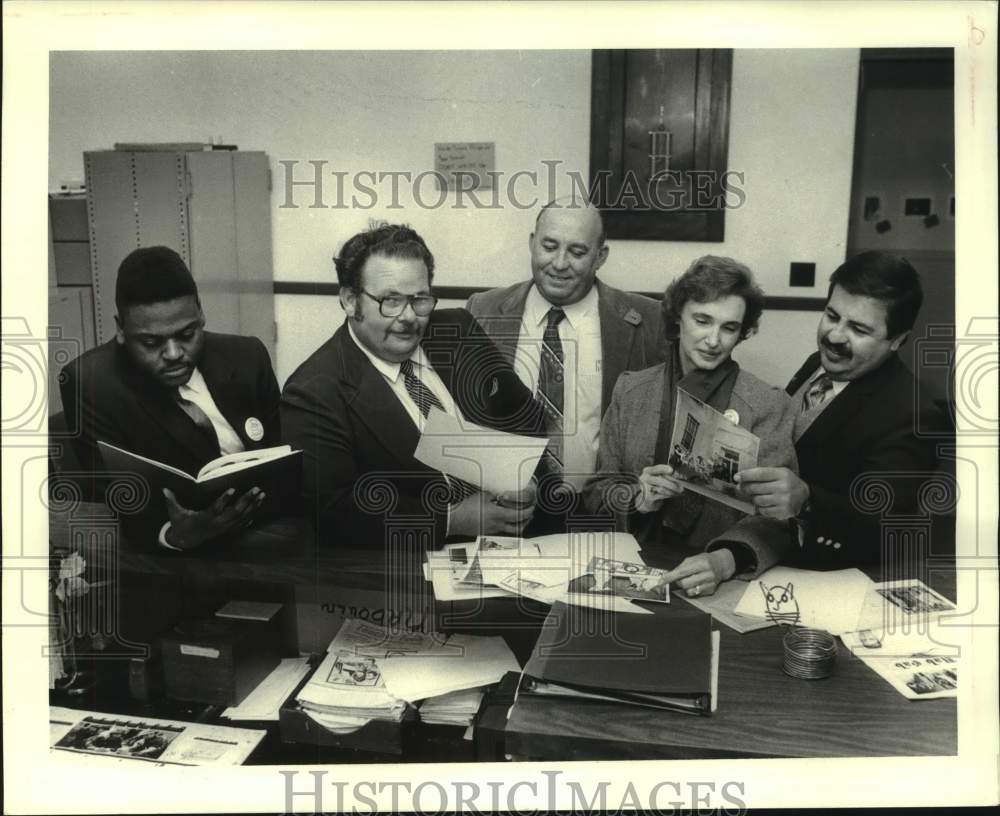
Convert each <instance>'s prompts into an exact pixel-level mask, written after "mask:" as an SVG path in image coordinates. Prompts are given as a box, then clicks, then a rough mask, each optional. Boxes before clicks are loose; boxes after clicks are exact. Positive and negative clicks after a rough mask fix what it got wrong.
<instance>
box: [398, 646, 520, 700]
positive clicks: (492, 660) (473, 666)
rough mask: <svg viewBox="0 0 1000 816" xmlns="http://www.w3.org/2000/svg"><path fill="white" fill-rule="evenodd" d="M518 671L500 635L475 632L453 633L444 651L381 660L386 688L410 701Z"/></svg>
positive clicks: (489, 680)
mask: <svg viewBox="0 0 1000 816" xmlns="http://www.w3.org/2000/svg"><path fill="white" fill-rule="evenodd" d="M520 670H521V667H520V666H519V665H518V662H517V660H516V659H515V657H514V655H513V653H512V652H511V650H510V648H509V647H508V646H507V644H506V642H504V639H503V638H501V637H478V636H475V635H452V636H451V637H449V638H448V641H447V644H446V649H445V650H437V651H434V652H425V653H422V654H412V655H397V656H391V657H387V658H385V660H383V661H382V676H383V678H384V679H385V684H386V688H387V689H388V690H389V692H390V693H391V694H393V695H395V696H396V697H399V698H400V699H403V700H406V701H407V702H410V703H412V702H416V701H417V700H424V699H426V698H428V697H437V696H440V695H442V694H450V693H451V692H455V691H463V690H465V689H470V688H477V687H479V686H488V685H490V684H492V683H499V682H500V680H501V679H503V676H504V675H505V674H506V673H507V672H509V671H514V672H519V671H520Z"/></svg>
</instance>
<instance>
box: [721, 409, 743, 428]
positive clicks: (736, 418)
mask: <svg viewBox="0 0 1000 816" xmlns="http://www.w3.org/2000/svg"><path fill="white" fill-rule="evenodd" d="M722 415H723V416H724V417H725V418H726V419H728V420H729V421H730V422H732V423H733V425H739V424H740V415H739V412H738V411H737V410H736V409H735V408H727V409H726V410H725V411H724V412H723V414H722Z"/></svg>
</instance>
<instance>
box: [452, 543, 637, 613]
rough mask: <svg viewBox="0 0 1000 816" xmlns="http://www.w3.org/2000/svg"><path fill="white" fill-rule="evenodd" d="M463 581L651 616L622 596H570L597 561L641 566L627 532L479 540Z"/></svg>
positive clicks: (540, 598)
mask: <svg viewBox="0 0 1000 816" xmlns="http://www.w3.org/2000/svg"><path fill="white" fill-rule="evenodd" d="M475 547H476V553H475V555H474V561H473V563H472V564H471V567H470V569H469V570H468V571H467V574H466V577H465V580H474V581H479V582H481V583H483V584H487V585H493V586H498V587H501V588H502V589H506V590H508V591H510V592H512V593H514V594H515V595H523V596H524V597H526V598H531V599H533V600H536V601H540V602H542V603H547V604H553V603H555V602H556V601H563V602H565V603H570V604H575V605H577V606H589V607H593V608H596V609H604V610H608V611H613V612H631V613H637V614H652V612H651V611H650V610H648V609H643V608H642V607H640V606H637V605H635V604H633V603H631V602H630V601H628V600H626V599H625V598H624V597H617V596H615V595H605V594H595V595H591V594H587V593H582V592H570V591H569V590H570V586H571V584H573V582H574V581H577V580H578V579H581V578H582V577H583V576H586V575H587V574H588V573H589V571H590V568H591V566H592V565H593V564H594V563H595V562H602V563H617V564H624V563H631V564H635V565H638V566H639V567H640V568H641V565H642V559H641V558H640V556H639V545H638V542H637V541H636V540H635V538H634V537H633V536H631V535H629V534H628V533H609V532H586V533H562V534H556V535H549V536H539V537H538V538H529V539H519V538H504V537H500V536H480V537H479V538H478V539H477V540H476V545H475Z"/></svg>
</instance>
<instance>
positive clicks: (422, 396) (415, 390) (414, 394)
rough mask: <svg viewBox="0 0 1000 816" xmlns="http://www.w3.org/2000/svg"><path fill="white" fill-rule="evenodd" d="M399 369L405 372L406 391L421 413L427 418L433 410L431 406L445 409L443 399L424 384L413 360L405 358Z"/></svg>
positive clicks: (440, 409) (441, 409)
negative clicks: (414, 366) (414, 367)
mask: <svg viewBox="0 0 1000 816" xmlns="http://www.w3.org/2000/svg"><path fill="white" fill-rule="evenodd" d="M399 370H400V371H402V372H403V382H404V383H405V385H406V393H408V394H409V395H410V399H412V400H413V401H414V402H415V403H416V404H417V408H419V409H420V413H422V414H423V415H424V418H425V419H426V418H427V415H428V414H429V413H430V412H431V408H437V409H438V410H439V411H443V410H444V406H443V405H442V404H441V400H439V399H438V398H437V397H436V396H434V392H433V391H431V389H429V388H428V387H427V386H426V385H424V384H423V382H422V381H421V379H420V378H419V377H418V376H417V374H416V372H415V371H414V370H413V360H403V362H401V363H400V364H399Z"/></svg>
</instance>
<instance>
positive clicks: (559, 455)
mask: <svg viewBox="0 0 1000 816" xmlns="http://www.w3.org/2000/svg"><path fill="white" fill-rule="evenodd" d="M565 317H566V312H564V311H563V310H562V309H560V308H558V307H556V306H553V307H552V308H551V309H549V314H548V322H546V324H545V333H544V334H543V335H542V352H541V357H540V359H539V366H538V390H537V391H536V392H535V396H536V397H537V398H538V401H539V402H541V403H542V407H543V408H544V409H545V429H546V431H547V432H548V434H549V447H548V448H547V449H546V453H547V454H548V457H549V459H550V466H551V467H553V468H555V469H557V470H558V471H560V472H562V470H563V380H564V378H565V369H564V362H565V355H564V353H563V347H562V340H560V339H559V324H560V323H561V322H562V321H563V320H564V319H565Z"/></svg>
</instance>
